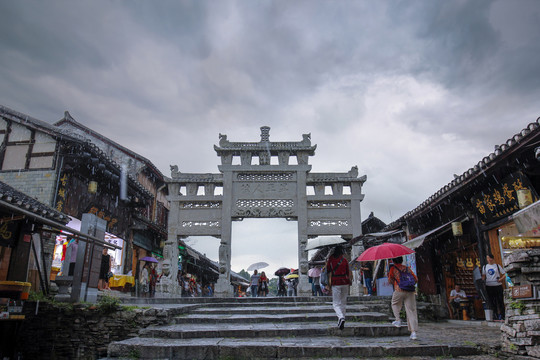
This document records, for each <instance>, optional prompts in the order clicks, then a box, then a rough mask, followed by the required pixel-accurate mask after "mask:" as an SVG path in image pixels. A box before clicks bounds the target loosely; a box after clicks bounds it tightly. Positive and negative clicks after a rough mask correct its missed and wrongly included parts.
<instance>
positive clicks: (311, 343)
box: [108, 336, 480, 359]
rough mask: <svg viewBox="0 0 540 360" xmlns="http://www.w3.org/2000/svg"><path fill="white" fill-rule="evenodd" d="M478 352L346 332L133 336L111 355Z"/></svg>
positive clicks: (355, 355) (285, 356) (270, 356)
mask: <svg viewBox="0 0 540 360" xmlns="http://www.w3.org/2000/svg"><path fill="white" fill-rule="evenodd" d="M476 354H480V350H479V349H478V348H477V347H476V346H474V345H464V344H455V345H454V344H433V343H429V344H428V343H424V344H423V343H422V342H421V341H411V340H409V338H408V337H403V336H401V337H386V338H363V339H359V338H357V337H350V336H326V337H312V336H305V337H288V338H259V339H253V338H223V337H218V338H202V339H201V338H198V339H164V338H141V337H138V338H132V339H128V340H124V341H119V342H113V343H111V344H110V345H109V348H108V357H109V358H118V357H125V358H137V359H299V358H319V359H320V358H336V359H337V358H366V357H372V358H374V357H388V358H392V357H398V356H399V357H403V356H408V357H416V356H432V357H455V356H465V355H476Z"/></svg>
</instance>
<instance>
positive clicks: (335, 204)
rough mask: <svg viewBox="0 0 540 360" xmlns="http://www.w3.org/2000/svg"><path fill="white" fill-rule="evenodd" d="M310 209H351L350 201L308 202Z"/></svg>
mask: <svg viewBox="0 0 540 360" xmlns="http://www.w3.org/2000/svg"><path fill="white" fill-rule="evenodd" d="M307 205H308V208H310V209H347V208H350V207H351V202H350V201H308V203H307Z"/></svg>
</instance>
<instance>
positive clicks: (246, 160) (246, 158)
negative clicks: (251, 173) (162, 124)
mask: <svg viewBox="0 0 540 360" xmlns="http://www.w3.org/2000/svg"><path fill="white" fill-rule="evenodd" d="M240 163H241V164H242V165H251V153H250V152H243V153H241V154H240Z"/></svg>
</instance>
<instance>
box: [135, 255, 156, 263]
mask: <svg viewBox="0 0 540 360" xmlns="http://www.w3.org/2000/svg"><path fill="white" fill-rule="evenodd" d="M139 260H140V261H149V262H153V263H157V262H158V261H157V259H156V258H153V257H151V256H145V257H143V258H142V259H139Z"/></svg>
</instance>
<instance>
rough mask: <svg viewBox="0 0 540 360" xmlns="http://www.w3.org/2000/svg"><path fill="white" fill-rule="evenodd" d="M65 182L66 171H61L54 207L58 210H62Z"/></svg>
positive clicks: (64, 198)
mask: <svg viewBox="0 0 540 360" xmlns="http://www.w3.org/2000/svg"><path fill="white" fill-rule="evenodd" d="M67 183H68V176H67V174H66V173H63V174H62V176H61V177H60V181H59V183H58V192H57V193H56V204H55V208H56V210H58V211H64V206H65V204H66V187H67Z"/></svg>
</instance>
